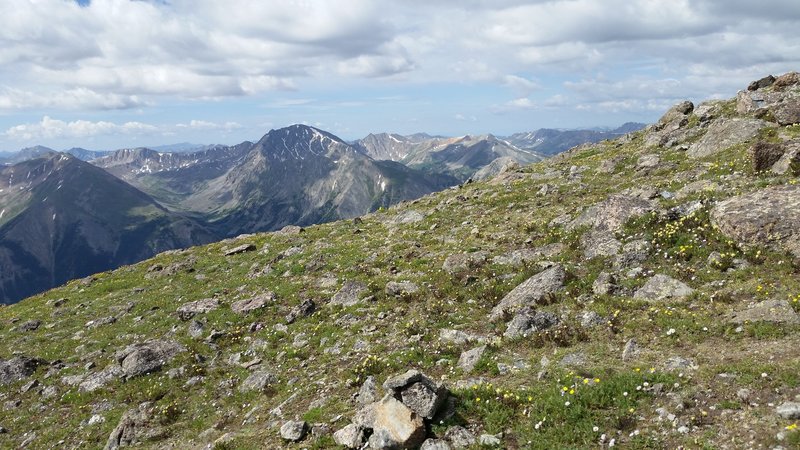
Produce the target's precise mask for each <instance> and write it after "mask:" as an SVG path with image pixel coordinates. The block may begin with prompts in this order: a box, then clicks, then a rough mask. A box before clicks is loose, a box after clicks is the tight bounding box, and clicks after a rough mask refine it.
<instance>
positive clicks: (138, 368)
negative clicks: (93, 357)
mask: <svg viewBox="0 0 800 450" xmlns="http://www.w3.org/2000/svg"><path fill="white" fill-rule="evenodd" d="M183 351H186V349H185V348H184V347H183V346H182V345H180V344H178V343H177V342H173V341H160V340H156V341H150V342H145V343H142V344H133V345H129V346H127V347H125V348H124V349H123V350H120V351H118V352H117V353H116V354H115V355H114V357H115V359H116V361H117V363H118V364H119V365H120V366H121V367H122V376H123V377H124V378H133V377H135V376H139V375H145V374H148V373H150V372H155V371H157V370H160V369H161V368H162V367H163V366H164V365H165V364H167V363H168V362H169V361H170V360H172V358H174V357H175V356H176V355H177V354H178V353H181V352H183Z"/></svg>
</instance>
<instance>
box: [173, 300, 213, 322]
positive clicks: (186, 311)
mask: <svg viewBox="0 0 800 450" xmlns="http://www.w3.org/2000/svg"><path fill="white" fill-rule="evenodd" d="M217 308H219V300H217V299H215V298H204V299H202V300H197V301H194V302H189V303H186V304H184V305H181V306H180V307H178V309H177V310H176V313H177V314H178V317H179V318H180V319H181V320H184V321H186V320H189V319H191V318H192V317H194V316H196V315H197V314H204V313H207V312H209V311H213V310H215V309H217Z"/></svg>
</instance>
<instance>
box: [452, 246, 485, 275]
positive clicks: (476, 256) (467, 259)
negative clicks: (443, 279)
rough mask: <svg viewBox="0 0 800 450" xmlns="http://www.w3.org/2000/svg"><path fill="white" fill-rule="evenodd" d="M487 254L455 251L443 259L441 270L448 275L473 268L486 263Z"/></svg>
mask: <svg viewBox="0 0 800 450" xmlns="http://www.w3.org/2000/svg"><path fill="white" fill-rule="evenodd" d="M488 256H489V255H488V254H487V253H486V252H475V253H457V254H455V255H451V256H448V257H447V259H445V260H444V264H443V265H442V270H444V271H445V272H447V273H448V274H450V275H457V274H459V273H463V272H467V271H470V270H474V269H477V268H479V267H481V266H482V265H484V264H486V260H487V259H488Z"/></svg>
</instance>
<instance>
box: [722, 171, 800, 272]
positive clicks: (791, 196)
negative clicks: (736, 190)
mask: <svg viewBox="0 0 800 450" xmlns="http://www.w3.org/2000/svg"><path fill="white" fill-rule="evenodd" d="M711 220H712V223H713V224H714V225H716V226H717V227H719V229H720V231H721V232H722V233H723V234H725V235H726V236H728V237H730V238H732V239H734V240H736V241H738V242H740V243H742V244H745V245H747V246H758V245H763V246H766V247H769V248H772V249H775V250H782V251H788V252H790V253H791V254H792V255H793V256H794V257H795V258H800V185H782V186H774V187H768V188H765V189H761V190H759V191H755V192H752V193H750V194H745V195H740V196H738V197H733V198H730V199H728V200H725V201H723V202H720V203H719V204H718V205H717V206H716V207H715V208H714V209H712V210H711Z"/></svg>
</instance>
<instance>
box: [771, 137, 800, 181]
mask: <svg viewBox="0 0 800 450" xmlns="http://www.w3.org/2000/svg"><path fill="white" fill-rule="evenodd" d="M793 168H794V169H793ZM770 170H771V171H772V172H773V173H777V174H781V175H783V174H785V173H790V174H792V175H794V176H800V140H798V139H795V140H793V141H789V142H787V143H786V148H785V151H784V153H783V155H782V156H781V158H780V159H779V160H778V161H776V162H775V164H773V165H772V167H771V168H770Z"/></svg>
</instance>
